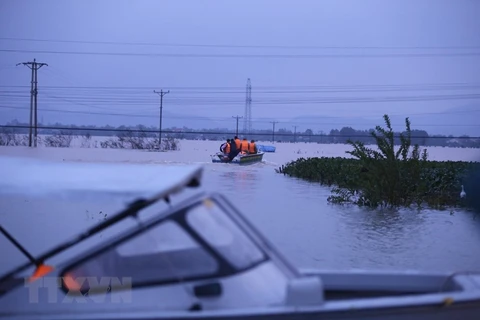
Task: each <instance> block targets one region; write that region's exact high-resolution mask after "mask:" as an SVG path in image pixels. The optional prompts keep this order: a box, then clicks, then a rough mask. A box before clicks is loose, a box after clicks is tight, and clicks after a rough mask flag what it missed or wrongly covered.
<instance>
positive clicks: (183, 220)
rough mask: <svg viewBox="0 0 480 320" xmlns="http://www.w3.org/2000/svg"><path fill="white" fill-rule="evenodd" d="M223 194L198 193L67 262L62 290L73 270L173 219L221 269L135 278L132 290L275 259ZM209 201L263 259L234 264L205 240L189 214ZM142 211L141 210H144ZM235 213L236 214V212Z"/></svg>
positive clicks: (231, 271) (223, 273) (235, 271)
mask: <svg viewBox="0 0 480 320" xmlns="http://www.w3.org/2000/svg"><path fill="white" fill-rule="evenodd" d="M222 198H223V197H222V196H221V195H217V194H205V193H202V194H199V195H197V196H194V197H192V198H190V199H188V200H185V201H184V202H182V203H180V204H178V205H175V206H172V207H171V208H169V209H168V211H167V212H165V213H164V214H160V215H156V216H155V217H153V218H151V219H150V220H149V221H147V222H142V224H141V225H139V226H136V227H134V228H133V229H129V230H128V231H125V232H123V233H121V234H119V235H117V236H116V237H115V238H113V239H111V240H110V241H108V242H107V243H105V244H102V245H100V246H98V247H96V248H94V249H91V250H90V252H87V253H85V254H83V255H82V256H80V257H79V258H77V259H75V260H74V261H73V262H70V263H68V264H66V265H65V267H63V268H61V271H60V272H59V276H60V277H61V278H62V279H64V281H62V285H61V287H60V288H61V290H62V291H64V292H65V293H68V292H71V289H70V288H68V286H67V285H66V283H65V279H66V278H69V277H70V274H71V272H72V270H74V269H76V268H78V267H81V266H82V264H84V263H87V262H89V261H93V260H94V259H95V258H96V257H99V256H101V255H102V254H103V253H107V252H108V251H111V250H115V249H116V248H117V247H119V246H121V245H124V244H127V243H129V241H130V240H133V238H135V237H137V236H139V235H141V234H142V233H145V232H148V231H150V230H152V229H154V228H155V227H158V226H160V225H162V224H164V223H168V222H169V221H171V222H174V223H176V224H177V225H178V226H179V227H180V228H181V229H182V231H183V232H184V233H186V234H187V235H188V236H189V237H190V238H192V239H193V240H194V241H195V242H196V243H197V245H199V246H200V247H201V248H202V249H203V250H205V251H206V252H207V253H208V255H210V257H212V258H213V259H215V261H216V263H217V265H218V268H217V270H216V271H215V272H212V273H211V274H208V275H205V274H204V275H198V276H190V277H177V278H170V279H158V280H149V281H143V282H135V280H133V279H132V284H131V287H130V289H136V288H143V287H151V286H162V285H171V284H176V283H183V282H191V281H199V280H209V279H217V278H222V277H228V276H232V275H235V274H239V273H242V272H245V271H247V270H250V269H252V268H255V267H256V266H258V265H260V264H263V263H264V262H266V261H269V260H271V256H270V255H269V254H268V252H267V251H266V250H264V248H262V245H261V243H259V242H258V241H257V239H255V237H252V235H251V234H250V233H249V232H248V230H245V227H244V226H242V225H239V224H238V221H237V220H236V219H233V217H232V212H231V210H230V212H229V209H230V208H228V207H227V206H225V205H224V203H223V202H224V201H225V199H224V198H223V199H222ZM205 200H208V201H211V202H213V203H214V204H215V205H216V206H218V207H219V209H220V210H221V211H222V213H223V215H224V216H225V218H226V219H228V220H230V222H231V224H233V225H234V226H235V227H236V228H237V229H238V230H239V231H240V232H241V234H242V236H243V237H244V238H245V239H246V240H247V241H249V242H250V243H251V245H253V247H254V249H255V250H257V251H258V252H259V253H260V254H261V258H259V259H257V260H255V261H253V262H251V263H249V264H247V265H246V266H243V267H238V266H235V264H234V263H232V262H231V260H230V261H229V258H228V257H227V256H225V254H224V253H222V252H221V251H219V250H218V249H217V248H215V246H214V245H212V244H211V243H209V241H208V240H207V239H205V238H204V237H203V236H202V235H201V232H199V231H197V230H195V228H194V226H192V225H191V224H190V223H189V221H188V217H187V216H188V214H189V213H190V212H192V209H194V208H195V207H197V206H199V205H201V204H202V203H204V201H205ZM140 212H141V211H140ZM234 214H235V213H234ZM82 290H83V289H78V291H80V292H81V293H82V294H85V293H87V292H88V294H92V293H95V292H96V291H97V290H93V291H92V290H91V288H88V289H86V290H84V291H82ZM98 290H99V291H98V292H102V293H105V291H104V290H103V289H102V288H99V289H98Z"/></svg>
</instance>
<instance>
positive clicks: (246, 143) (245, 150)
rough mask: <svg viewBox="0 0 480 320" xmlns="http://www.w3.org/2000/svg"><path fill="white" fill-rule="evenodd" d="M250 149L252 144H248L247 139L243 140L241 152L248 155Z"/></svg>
mask: <svg viewBox="0 0 480 320" xmlns="http://www.w3.org/2000/svg"><path fill="white" fill-rule="evenodd" d="M249 147H250V143H248V141H247V139H246V138H243V141H242V143H241V144H240V152H242V153H248V149H249Z"/></svg>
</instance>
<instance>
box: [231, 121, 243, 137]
mask: <svg viewBox="0 0 480 320" xmlns="http://www.w3.org/2000/svg"><path fill="white" fill-rule="evenodd" d="M232 118H234V119H237V128H236V130H235V135H236V136H237V137H238V120H239V119H242V118H243V117H239V116H236V117H233V116H232Z"/></svg>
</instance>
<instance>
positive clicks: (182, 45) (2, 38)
mask: <svg viewBox="0 0 480 320" xmlns="http://www.w3.org/2000/svg"><path fill="white" fill-rule="evenodd" d="M0 40H8V41H27V42H53V43H78V44H104V45H129V46H158V47H204V48H271V49H362V50H364V49H381V50H392V49H393V50H399V49H400V50H431V49H435V50H452V49H479V48H480V47H479V46H311V45H310V46H304V45H295V46H292V45H228V44H184V43H154V42H118V41H85V40H60V39H33V38H11V37H1V38H0Z"/></svg>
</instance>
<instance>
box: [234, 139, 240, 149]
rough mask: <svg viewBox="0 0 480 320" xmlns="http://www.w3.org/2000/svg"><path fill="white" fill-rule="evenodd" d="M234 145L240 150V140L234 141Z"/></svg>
mask: <svg viewBox="0 0 480 320" xmlns="http://www.w3.org/2000/svg"><path fill="white" fill-rule="evenodd" d="M235 145H236V146H237V149H240V139H235Z"/></svg>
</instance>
